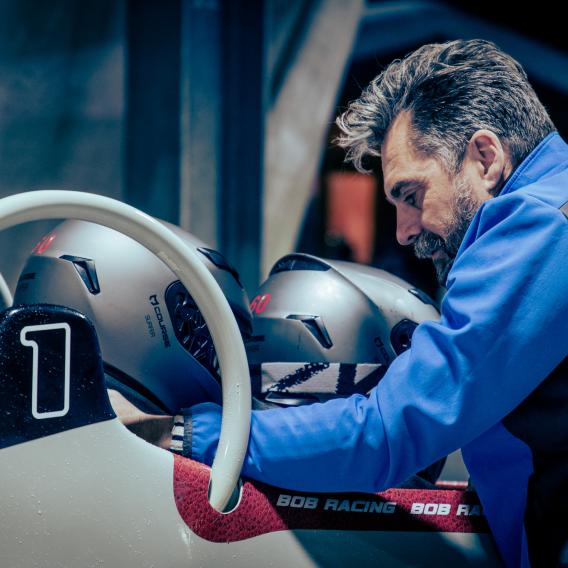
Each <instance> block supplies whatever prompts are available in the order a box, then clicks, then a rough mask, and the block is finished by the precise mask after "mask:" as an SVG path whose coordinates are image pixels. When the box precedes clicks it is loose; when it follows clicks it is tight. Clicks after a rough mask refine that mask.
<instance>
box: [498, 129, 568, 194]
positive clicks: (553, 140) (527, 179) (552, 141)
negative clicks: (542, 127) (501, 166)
mask: <svg viewBox="0 0 568 568" xmlns="http://www.w3.org/2000/svg"><path fill="white" fill-rule="evenodd" d="M566 160H568V144H566V142H564V140H563V139H562V137H561V136H560V134H559V133H558V132H557V131H554V132H551V133H550V134H549V135H548V136H546V138H543V139H542V140H541V141H540V143H539V144H538V146H536V147H535V148H534V149H533V150H532V151H531V153H530V154H529V155H528V156H527V157H526V158H525V159H524V160H523V161H522V162H521V163H520V164H519V165H518V166H517V168H516V169H515V171H514V172H513V173H512V174H511V176H510V177H509V179H508V180H507V181H506V183H505V185H504V186H503V188H502V189H501V191H500V192H499V195H505V194H507V193H511V192H512V191H515V190H516V189H518V188H520V187H523V186H525V185H529V184H531V183H533V182H534V181H535V180H537V179H540V178H543V177H546V175H547V174H548V173H549V172H550V171H551V170H553V169H556V168H557V167H558V164H559V163H561V162H565V161H566Z"/></svg>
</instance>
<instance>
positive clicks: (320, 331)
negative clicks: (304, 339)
mask: <svg viewBox="0 0 568 568" xmlns="http://www.w3.org/2000/svg"><path fill="white" fill-rule="evenodd" d="M286 319H291V320H299V321H301V322H302V323H303V324H304V325H305V326H306V327H307V328H308V329H309V330H310V332H311V334H312V335H313V336H314V337H315V338H316V339H317V340H318V342H319V343H320V345H321V346H322V347H325V349H331V348H332V347H333V341H331V337H330V336H329V333H328V331H327V328H326V327H325V324H324V323H323V320H322V318H321V317H320V316H301V315H297V314H291V315H289V316H288V317H287V318H286Z"/></svg>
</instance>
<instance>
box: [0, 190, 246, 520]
mask: <svg viewBox="0 0 568 568" xmlns="http://www.w3.org/2000/svg"><path fill="white" fill-rule="evenodd" d="M66 218H71V219H81V220H84V221H91V222H93V223H98V224H99V225H104V226H106V227H110V228H111V229H115V230H116V231H119V232H120V233H123V234H124V235H127V236H129V237H131V238H133V239H134V240H136V241H138V242H139V243H140V244H141V245H143V246H144V247H146V248H147V249H148V250H150V251H152V252H153V253H154V254H156V255H157V256H158V257H159V258H160V259H161V260H162V261H163V262H164V263H165V264H166V265H167V266H168V267H169V268H170V269H171V270H172V271H173V272H174V273H175V274H176V275H177V277H178V278H179V279H180V280H181V282H182V284H183V285H184V286H185V287H186V288H187V289H188V290H191V295H192V297H193V299H194V300H195V302H196V304H197V307H198V308H199V310H200V311H201V313H202V314H203V317H204V318H205V321H206V323H207V327H208V328H209V331H210V332H211V336H212V337H213V343H214V344H215V349H216V351H217V356H218V358H219V365H220V367H221V382H222V386H223V418H222V422H221V436H220V439H219V446H218V449H217V454H216V455H215V460H214V461H213V467H212V469H211V480H210V492H209V503H210V504H211V506H212V507H213V508H214V509H216V510H217V511H223V510H224V509H225V507H226V505H227V503H228V502H229V499H230V498H231V495H232V494H233V491H234V489H235V488H236V487H237V484H238V481H239V475H240V473H241V469H242V465H243V460H244V456H245V452H246V448H247V444H248V438H249V430H250V412H251V391H250V380H249V371H248V364H247V358H246V354H245V349H244V344H243V341H242V339H241V334H240V332H239V328H238V326H237V322H236V320H235V317H234V315H233V312H232V311H231V308H230V307H229V303H228V302H227V299H226V298H225V296H224V295H223V293H222V292H221V289H220V288H219V286H218V285H217V282H216V281H215V279H214V278H213V276H212V275H211V273H210V272H209V271H208V270H207V268H206V267H205V265H204V264H203V263H202V262H201V260H200V259H199V258H198V256H197V255H196V253H195V252H194V251H192V250H191V249H190V248H189V247H187V246H186V245H185V243H184V242H183V241H182V240H181V239H180V238H179V237H178V236H177V235H175V234H174V233H173V232H172V231H170V229H168V228H167V227H165V226H164V225H162V224H161V223H160V222H158V221H156V219H154V218H152V217H150V216H149V215H146V214H145V213H142V211H139V210H138V209H135V208H134V207H131V206H130V205H126V204H124V203H121V202H120V201H116V200H115V199H110V198H109V197H103V196H101V195H94V194H91V193H82V192H74V191H31V192H28V193H21V194H18V195H12V196H10V197H5V198H4V199H0V230H2V229H7V228H8V227H12V226H14V225H18V224H20V223H25V222H28V221H40V220H44V219H66Z"/></svg>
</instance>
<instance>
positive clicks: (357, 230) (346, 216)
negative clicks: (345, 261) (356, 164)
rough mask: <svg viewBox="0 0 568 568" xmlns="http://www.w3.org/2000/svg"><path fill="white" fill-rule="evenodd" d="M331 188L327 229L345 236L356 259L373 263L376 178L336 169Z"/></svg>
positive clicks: (329, 189) (329, 183)
mask: <svg viewBox="0 0 568 568" xmlns="http://www.w3.org/2000/svg"><path fill="white" fill-rule="evenodd" d="M327 188H328V200H327V202H328V207H327V231H328V232H329V233H333V234H336V235H341V236H343V238H344V239H345V240H346V241H347V243H348V244H349V246H350V247H351V249H352V251H353V260H354V261H355V262H361V263H366V264H368V263H370V262H371V260H372V258H373V244H374V240H375V199H376V192H377V182H376V179H375V178H374V177H372V176H366V175H363V174H358V173H351V172H333V173H331V174H329V176H328V177H327Z"/></svg>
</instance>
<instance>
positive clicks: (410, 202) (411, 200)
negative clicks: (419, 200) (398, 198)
mask: <svg viewBox="0 0 568 568" xmlns="http://www.w3.org/2000/svg"><path fill="white" fill-rule="evenodd" d="M404 202H405V203H408V205H412V206H413V207H415V206H416V193H415V192H412V193H409V194H408V195H407V196H406V197H405V198H404Z"/></svg>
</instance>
